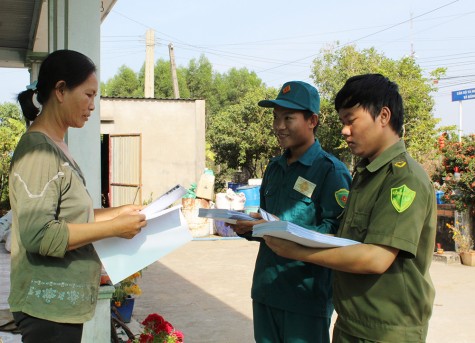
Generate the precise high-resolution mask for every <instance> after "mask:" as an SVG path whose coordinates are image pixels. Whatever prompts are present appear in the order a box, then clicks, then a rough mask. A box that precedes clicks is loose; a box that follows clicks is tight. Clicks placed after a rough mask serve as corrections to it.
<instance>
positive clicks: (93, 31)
mask: <svg viewBox="0 0 475 343" xmlns="http://www.w3.org/2000/svg"><path fill="white" fill-rule="evenodd" d="M48 11H49V26H48V28H49V51H50V52H52V51H55V50H59V49H69V50H76V51H79V52H81V53H83V54H85V55H86V56H88V57H89V58H91V59H92V60H93V61H94V63H95V64H96V66H97V78H98V80H99V79H100V48H99V46H100V25H101V19H100V14H101V13H100V11H101V1H100V0H81V1H75V0H50V1H49V6H48ZM99 91H100V89H99ZM99 99H100V94H99V93H98V94H97V96H96V99H95V106H96V109H95V110H94V112H93V113H92V115H91V117H90V118H89V121H88V122H87V123H86V125H85V126H84V127H83V128H81V129H69V131H68V134H67V137H66V142H67V144H68V146H69V150H70V152H71V154H72V155H73V157H74V159H75V160H76V162H77V163H78V164H79V166H80V167H81V170H82V172H83V174H84V176H85V178H86V185H87V189H88V191H89V194H90V195H91V197H92V200H93V202H94V207H100V206H101V155H100V154H101V149H100V117H99Z"/></svg>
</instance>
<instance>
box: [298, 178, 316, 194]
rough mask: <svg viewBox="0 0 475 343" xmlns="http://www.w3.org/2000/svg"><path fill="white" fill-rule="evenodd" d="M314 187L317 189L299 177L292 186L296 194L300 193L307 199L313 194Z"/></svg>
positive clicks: (314, 185)
mask: <svg viewBox="0 0 475 343" xmlns="http://www.w3.org/2000/svg"><path fill="white" fill-rule="evenodd" d="M315 187H317V185H316V184H314V183H313V182H310V181H308V180H305V179H304V178H303V177H301V176H299V177H298V178H297V181H295V185H294V189H295V190H296V191H297V192H299V193H302V194H303V195H305V196H306V197H309V198H311V197H312V193H313V191H314V189H315Z"/></svg>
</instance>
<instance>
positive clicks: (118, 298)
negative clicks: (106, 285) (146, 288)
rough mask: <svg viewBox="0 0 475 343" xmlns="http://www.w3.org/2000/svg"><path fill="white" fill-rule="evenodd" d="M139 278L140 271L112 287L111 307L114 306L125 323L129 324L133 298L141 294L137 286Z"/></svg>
mask: <svg viewBox="0 0 475 343" xmlns="http://www.w3.org/2000/svg"><path fill="white" fill-rule="evenodd" d="M141 276H142V271H138V272H136V273H134V274H132V275H130V276H129V277H127V278H125V279H124V280H122V281H121V282H119V283H117V284H115V285H114V287H115V290H114V293H113V294H112V299H111V303H112V304H111V305H113V306H115V308H116V309H117V311H118V312H119V314H120V316H121V317H122V319H123V321H124V322H125V323H130V320H131V318H132V311H133V309H134V303H135V297H137V296H139V295H140V294H142V289H141V288H140V287H139V285H138V284H137V279H138V278H139V277H141Z"/></svg>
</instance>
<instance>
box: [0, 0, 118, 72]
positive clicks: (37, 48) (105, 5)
mask: <svg viewBox="0 0 475 343" xmlns="http://www.w3.org/2000/svg"><path fill="white" fill-rule="evenodd" d="M116 2H117V0H103V1H100V4H101V6H100V8H99V6H98V10H99V11H101V20H104V19H105V17H106V16H107V14H108V13H109V12H110V11H111V9H112V7H113V6H114V5H115V3H116ZM47 15H48V0H0V67H12V68H23V67H25V66H26V65H27V64H28V59H30V58H34V56H35V54H36V53H40V54H41V53H45V52H47V51H48V21H47Z"/></svg>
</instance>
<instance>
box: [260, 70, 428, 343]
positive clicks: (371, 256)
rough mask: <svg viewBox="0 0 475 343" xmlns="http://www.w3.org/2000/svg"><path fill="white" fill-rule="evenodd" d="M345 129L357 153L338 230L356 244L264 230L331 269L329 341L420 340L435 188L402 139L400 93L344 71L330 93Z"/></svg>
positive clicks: (285, 251) (278, 245)
mask: <svg viewBox="0 0 475 343" xmlns="http://www.w3.org/2000/svg"><path fill="white" fill-rule="evenodd" d="M335 108H336V110H337V111H338V113H339V116H340V120H341V122H342V123H343V129H342V135H343V136H344V138H345V140H346V142H347V144H348V146H349V148H350V149H351V151H352V153H353V154H355V155H357V156H359V157H361V161H360V163H359V164H358V165H357V167H356V172H355V175H354V179H353V183H352V186H351V189H350V195H349V198H348V202H347V205H346V207H345V211H344V216H343V219H342V221H341V224H340V228H339V230H338V234H337V235H338V236H339V237H344V238H349V239H353V240H356V241H359V242H362V243H364V244H356V245H351V246H347V247H341V248H336V249H312V248H307V247H303V246H301V245H298V244H295V243H293V242H289V241H286V240H281V239H278V238H274V237H265V238H264V239H265V241H266V243H267V245H268V246H269V247H270V248H271V249H272V250H273V251H274V252H276V253H277V254H278V255H281V256H285V257H287V258H291V259H296V260H301V261H305V262H311V263H315V264H317V265H321V266H325V267H328V268H332V269H334V270H335V273H334V304H335V309H336V311H337V313H338V319H337V322H336V324H335V328H334V332H333V342H334V343H350V342H357V343H362V342H397V343H403V342H425V339H426V336H427V330H428V322H429V318H430V316H431V313H432V306H433V301H434V295H435V291H434V287H433V285H432V281H431V278H430V275H429V266H430V263H431V260H432V254H433V251H434V241H435V232H436V219H437V217H436V202H435V193H434V188H433V187H432V184H431V182H430V180H429V177H428V176H427V174H426V173H425V171H424V170H423V169H422V167H421V166H420V165H419V164H418V163H417V162H415V161H414V160H413V159H412V158H411V157H410V156H409V154H408V153H407V152H406V149H405V145H404V142H403V141H402V140H401V133H402V125H403V105H402V99H401V96H400V94H399V92H398V87H397V85H396V84H395V83H393V82H391V81H389V80H388V79H387V78H385V77H384V76H382V75H379V74H366V75H359V76H355V77H352V78H350V79H349V80H348V81H347V82H346V84H345V86H344V87H343V88H342V89H341V90H340V91H339V92H338V94H337V96H336V98H335Z"/></svg>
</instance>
